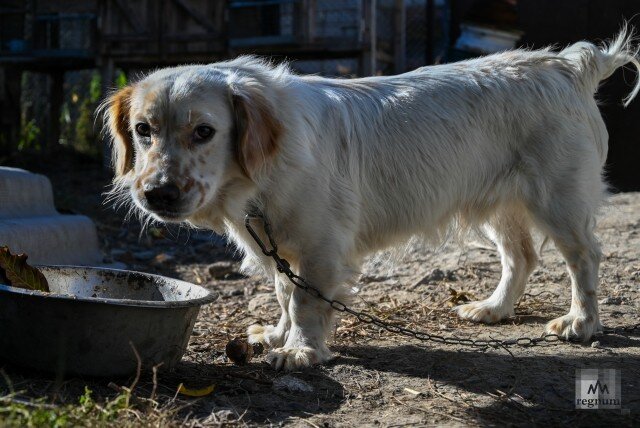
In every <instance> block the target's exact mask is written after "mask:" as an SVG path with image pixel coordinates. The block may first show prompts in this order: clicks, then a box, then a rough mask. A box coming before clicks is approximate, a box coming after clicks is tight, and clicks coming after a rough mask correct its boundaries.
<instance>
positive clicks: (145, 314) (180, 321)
mask: <svg viewBox="0 0 640 428" xmlns="http://www.w3.org/2000/svg"><path fill="white" fill-rule="evenodd" d="M39 268H40V269H41V270H42V273H43V274H44V276H45V277H46V278H47V281H48V282H49V288H50V290H51V293H43V292H38V291H27V290H23V289H18V288H13V287H8V286H6V285H2V284H0V360H2V361H6V362H9V363H12V364H16V365H20V366H23V367H28V368H31V369H37V370H44V371H48V372H55V373H56V374H58V375H66V374H74V375H87V376H100V377H105V376H106V377H119V376H127V375H130V374H132V373H134V372H135V371H136V368H137V364H138V359H137V358H136V355H135V352H134V351H133V348H132V345H133V347H135V349H136V351H137V352H138V354H139V355H140V359H141V361H142V364H143V367H144V368H147V369H149V368H151V367H153V366H155V365H158V364H160V363H162V368H163V369H171V368H172V367H173V366H175V364H176V363H178V361H180V359H181V358H182V355H183V354H184V351H185V349H186V346H187V342H188V341H189V336H190V335H191V332H192V330H193V325H194V323H195V321H196V317H197V315H198V312H199V310H200V307H201V306H202V305H204V304H207V303H210V302H212V301H214V300H215V299H216V298H217V294H215V293H212V292H210V291H208V290H206V289H205V288H203V287H199V286H197V285H194V284H190V283H187V282H184V281H180V280H177V279H170V278H166V277H162V276H159V275H151V274H146V273H139V272H133V271H126V270H116V269H103V268H88V267H76V266H40V267H39Z"/></svg>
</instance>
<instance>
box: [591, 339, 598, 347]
mask: <svg viewBox="0 0 640 428" xmlns="http://www.w3.org/2000/svg"><path fill="white" fill-rule="evenodd" d="M591 347H592V348H599V347H600V341H599V340H596V341H595V342H592V343H591Z"/></svg>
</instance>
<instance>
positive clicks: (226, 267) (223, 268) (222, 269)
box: [207, 261, 236, 278]
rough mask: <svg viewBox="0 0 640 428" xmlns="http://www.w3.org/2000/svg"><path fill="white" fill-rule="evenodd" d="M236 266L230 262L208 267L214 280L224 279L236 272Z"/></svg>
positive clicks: (221, 262) (213, 264)
mask: <svg viewBox="0 0 640 428" xmlns="http://www.w3.org/2000/svg"><path fill="white" fill-rule="evenodd" d="M235 270H236V269H235V264H234V263H233V262H230V261H219V262H215V263H212V264H210V265H209V266H207V271H208V272H209V275H211V277H212V278H224V277H225V275H228V274H230V273H234V272H235Z"/></svg>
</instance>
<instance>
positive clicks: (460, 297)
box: [447, 288, 472, 308]
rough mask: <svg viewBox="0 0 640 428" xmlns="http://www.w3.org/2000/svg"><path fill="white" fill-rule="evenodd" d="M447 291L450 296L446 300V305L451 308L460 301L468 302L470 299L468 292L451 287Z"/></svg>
mask: <svg viewBox="0 0 640 428" xmlns="http://www.w3.org/2000/svg"><path fill="white" fill-rule="evenodd" d="M449 293H450V294H451V297H450V298H449V299H448V300H447V305H449V307H451V308H453V307H454V306H458V305H459V304H460V303H465V302H470V301H471V300H472V299H471V298H470V297H471V296H469V293H465V292H464V291H456V290H454V289H453V288H449Z"/></svg>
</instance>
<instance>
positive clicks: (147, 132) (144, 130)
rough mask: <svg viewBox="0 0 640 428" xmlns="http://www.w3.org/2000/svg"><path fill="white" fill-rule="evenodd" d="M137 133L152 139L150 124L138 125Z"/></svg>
mask: <svg viewBox="0 0 640 428" xmlns="http://www.w3.org/2000/svg"><path fill="white" fill-rule="evenodd" d="M136 133H137V134H138V135H139V136H141V137H151V127H150V126H149V124H148V123H144V122H140V123H138V124H137V125H136Z"/></svg>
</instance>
